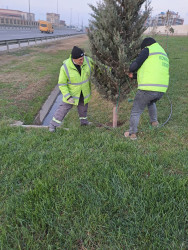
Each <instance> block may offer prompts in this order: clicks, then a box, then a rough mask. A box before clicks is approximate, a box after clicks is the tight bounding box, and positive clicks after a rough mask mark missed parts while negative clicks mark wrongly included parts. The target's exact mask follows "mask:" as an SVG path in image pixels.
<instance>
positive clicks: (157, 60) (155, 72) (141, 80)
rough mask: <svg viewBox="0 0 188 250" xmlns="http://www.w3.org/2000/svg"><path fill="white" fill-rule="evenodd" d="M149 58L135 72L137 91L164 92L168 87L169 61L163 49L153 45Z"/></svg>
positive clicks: (155, 44) (150, 48)
mask: <svg viewBox="0 0 188 250" xmlns="http://www.w3.org/2000/svg"><path fill="white" fill-rule="evenodd" d="M146 48H148V49H149V56H148V58H147V59H146V60H145V62H144V63H143V64H142V66H141V67H140V68H139V70H138V71H137V81H138V89H141V90H148V91H158V92H166V91H167V88H168V85H169V59H168V56H167V54H166V52H165V51H164V49H163V48H162V47H161V46H160V45H159V44H158V43H154V44H152V45H150V46H148V47H146Z"/></svg>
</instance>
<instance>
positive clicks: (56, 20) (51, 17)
mask: <svg viewBox="0 0 188 250" xmlns="http://www.w3.org/2000/svg"><path fill="white" fill-rule="evenodd" d="M46 21H48V22H50V23H52V24H54V25H59V24H60V15H59V14H56V13H46Z"/></svg>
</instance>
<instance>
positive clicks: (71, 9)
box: [70, 8, 72, 27]
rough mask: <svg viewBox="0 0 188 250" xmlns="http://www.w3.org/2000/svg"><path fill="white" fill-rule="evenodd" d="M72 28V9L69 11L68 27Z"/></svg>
mask: <svg viewBox="0 0 188 250" xmlns="http://www.w3.org/2000/svg"><path fill="white" fill-rule="evenodd" d="M71 26H72V8H71V10H70V27H71Z"/></svg>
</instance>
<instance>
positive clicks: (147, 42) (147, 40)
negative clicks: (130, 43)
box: [141, 37, 156, 49]
mask: <svg viewBox="0 0 188 250" xmlns="http://www.w3.org/2000/svg"><path fill="white" fill-rule="evenodd" d="M153 43H156V41H155V39H153V38H152V37H146V38H145V39H144V40H143V42H142V43H141V49H143V48H145V47H146V46H150V45H152V44H153Z"/></svg>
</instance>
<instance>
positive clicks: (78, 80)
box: [49, 46, 93, 132]
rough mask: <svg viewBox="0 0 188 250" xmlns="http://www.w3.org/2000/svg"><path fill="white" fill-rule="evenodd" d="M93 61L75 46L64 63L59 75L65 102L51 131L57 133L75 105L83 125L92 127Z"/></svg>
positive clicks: (53, 121)
mask: <svg viewBox="0 0 188 250" xmlns="http://www.w3.org/2000/svg"><path fill="white" fill-rule="evenodd" d="M92 69H93V66H92V59H91V58H89V57H87V56H85V55H84V52H83V50H82V49H80V48H78V47H77V46H74V47H73V49H72V53H71V55H70V57H69V58H68V59H67V60H65V61H64V63H63V65H62V67H61V70H60V75H59V80H58V85H59V89H60V91H61V93H62V94H63V100H62V102H61V104H60V106H59V107H58V109H57V110H56V112H55V114H54V117H53V119H52V121H51V122H50V125H49V131H50V132H55V130H56V127H59V126H60V125H61V123H62V121H63V119H64V117H65V116H66V114H67V113H68V112H69V110H70V109H71V108H72V107H73V105H76V106H77V109H78V114H79V118H80V124H81V125H90V124H91V123H90V122H88V120H87V109H88V102H89V101H90V99H91V82H90V78H91V72H92Z"/></svg>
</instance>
